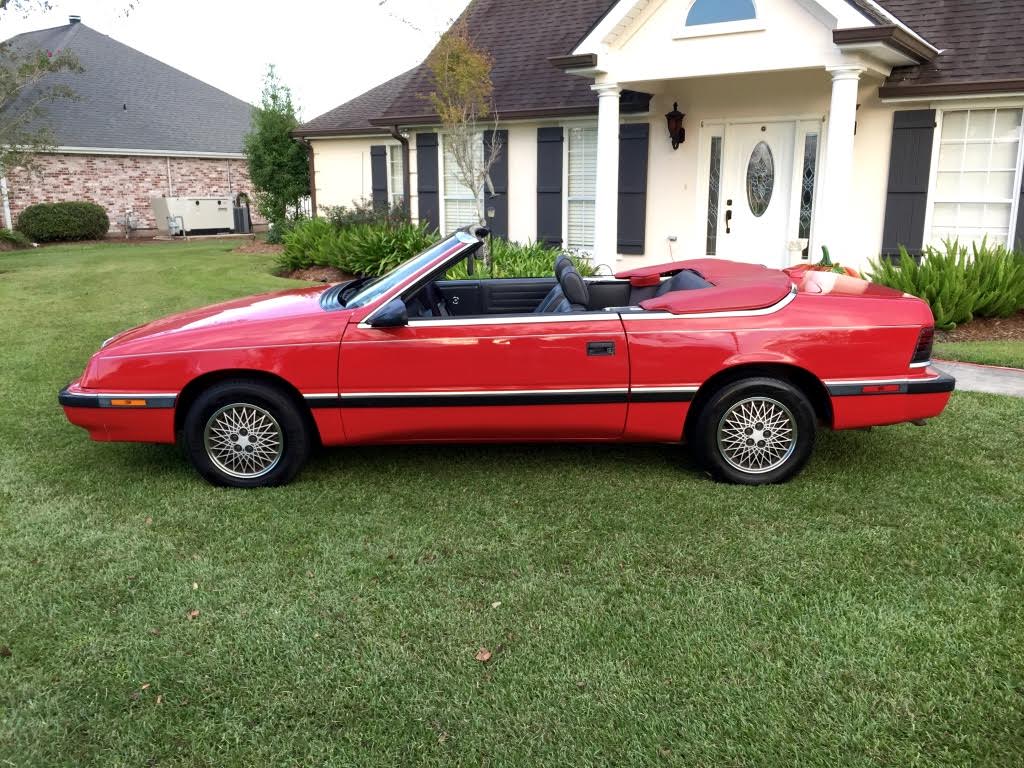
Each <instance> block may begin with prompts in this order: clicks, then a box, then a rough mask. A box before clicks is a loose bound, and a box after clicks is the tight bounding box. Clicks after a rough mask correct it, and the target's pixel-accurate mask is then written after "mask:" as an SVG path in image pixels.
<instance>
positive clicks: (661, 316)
mask: <svg viewBox="0 0 1024 768" xmlns="http://www.w3.org/2000/svg"><path fill="white" fill-rule="evenodd" d="M798 293H799V292H798V291H797V289H796V286H795V285H794V286H792V287H791V289H790V292H789V295H788V296H786V297H785V298H784V299H782V300H781V301H779V302H777V303H775V304H773V305H772V306H770V307H765V308H764V309H746V310H738V311H735V312H694V313H692V314H680V315H675V314H672V313H671V312H644V313H638V314H632V313H630V314H626V313H623V315H622V320H623V322H648V321H651V320H714V319H717V318H720V317H764V316H765V315H774V314H775V313H776V312H781V311H782V310H784V309H785V308H786V307H788V306H789V305H790V304H792V303H793V301H794V300H796V297H797V294H798Z"/></svg>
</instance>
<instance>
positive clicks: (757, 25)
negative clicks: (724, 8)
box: [673, 0, 765, 40]
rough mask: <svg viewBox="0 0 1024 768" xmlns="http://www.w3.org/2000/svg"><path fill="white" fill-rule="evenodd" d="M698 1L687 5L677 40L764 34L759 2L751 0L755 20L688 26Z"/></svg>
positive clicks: (692, 1) (694, 0)
mask: <svg viewBox="0 0 1024 768" xmlns="http://www.w3.org/2000/svg"><path fill="white" fill-rule="evenodd" d="M697 2H698V0H690V2H689V3H687V4H686V13H685V14H683V18H682V21H681V22H680V25H679V28H678V29H677V30H676V33H675V34H674V35H673V38H674V39H676V40H683V39H685V38H688V37H713V36H715V35H735V34H739V33H742V32H763V31H764V30H765V25H764V22H763V21H761V13H760V9H759V8H758V7H757V5H758V3H757V0H751V2H752V3H753V5H754V18H752V19H739V20H737V21H719V22H715V23H712V24H694V25H693V26H688V25H687V24H686V19H687V17H688V16H689V15H690V11H691V10H693V6H694V5H696V4H697Z"/></svg>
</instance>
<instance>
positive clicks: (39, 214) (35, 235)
mask: <svg viewBox="0 0 1024 768" xmlns="http://www.w3.org/2000/svg"><path fill="white" fill-rule="evenodd" d="M15 229H17V230H18V231H19V232H21V233H22V234H24V235H25V236H26V237H28V238H29V239H30V240H33V241H35V242H37V243H49V242H54V241H58V240H101V239H102V238H104V237H106V235H107V232H108V231H109V230H110V219H109V218H107V212H106V211H105V210H104V209H103V207H102V206H99V205H96V203H87V202H69V203H39V204H37V205H30V206H29V207H28V208H26V209H25V210H24V211H22V212H21V215H20V216H18V224H17V226H16V227H15Z"/></svg>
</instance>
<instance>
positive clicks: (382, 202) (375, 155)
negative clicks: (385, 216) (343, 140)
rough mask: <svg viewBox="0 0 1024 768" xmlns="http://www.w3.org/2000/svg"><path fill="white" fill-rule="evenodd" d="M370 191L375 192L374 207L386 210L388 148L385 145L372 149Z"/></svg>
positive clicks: (374, 146) (375, 145) (376, 145)
mask: <svg viewBox="0 0 1024 768" xmlns="http://www.w3.org/2000/svg"><path fill="white" fill-rule="evenodd" d="M370 189H371V190H373V207H374V208H376V209H377V210H382V209H383V210H386V209H387V207H388V148H387V147H385V146H384V145H383V144H374V145H373V146H372V147H370Z"/></svg>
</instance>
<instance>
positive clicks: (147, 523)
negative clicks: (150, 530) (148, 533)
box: [146, 517, 153, 527]
mask: <svg viewBox="0 0 1024 768" xmlns="http://www.w3.org/2000/svg"><path fill="white" fill-rule="evenodd" d="M152 524H153V518H152V517H147V518H146V527H149V526H151V525H152Z"/></svg>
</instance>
